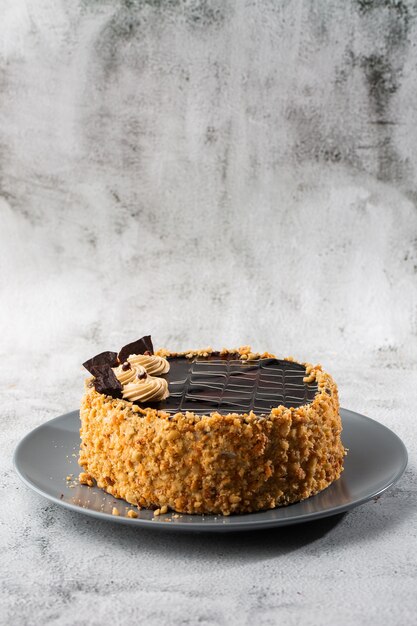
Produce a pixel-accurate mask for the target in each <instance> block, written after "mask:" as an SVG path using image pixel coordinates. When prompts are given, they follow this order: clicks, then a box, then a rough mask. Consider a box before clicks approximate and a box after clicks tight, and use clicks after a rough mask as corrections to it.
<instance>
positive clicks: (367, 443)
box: [14, 409, 407, 532]
mask: <svg viewBox="0 0 417 626" xmlns="http://www.w3.org/2000/svg"><path fill="white" fill-rule="evenodd" d="M341 416H342V421H343V443H344V445H345V447H347V448H348V449H349V453H348V455H347V457H346V460H345V470H344V472H343V474H342V477H341V478H340V479H339V480H337V481H336V482H335V483H333V484H332V485H331V486H330V487H328V488H327V489H325V490H324V491H322V492H321V493H319V494H318V495H317V496H314V497H312V498H309V499H308V500H304V501H303V502H299V503H297V504H292V505H290V506H287V507H281V508H277V509H274V510H270V511H261V512H259V513H251V514H246V515H232V516H230V517H223V516H221V515H180V516H178V517H174V516H173V514H172V513H167V514H166V515H161V516H159V517H154V516H153V513H152V511H149V510H142V511H139V517H138V518H136V519H135V518H129V517H126V512H127V511H128V510H129V509H131V508H133V507H130V506H128V505H127V503H126V502H124V500H117V499H115V498H113V497H112V496H110V495H108V494H106V493H105V492H104V491H102V490H101V489H98V488H97V487H95V488H89V487H86V486H82V485H80V484H78V482H77V481H76V480H70V481H68V480H67V479H66V477H67V476H69V475H71V474H72V475H73V476H74V479H76V477H77V476H78V472H79V471H80V468H79V466H78V463H77V456H78V454H77V452H78V448H79V444H80V437H79V414H78V411H72V412H71V413H66V414H65V415H61V416H60V417H56V418H55V419H53V420H51V421H49V422H46V423H45V424H42V426H39V427H38V428H35V430H33V431H32V432H30V433H29V434H28V435H26V437H25V438H24V439H22V441H21V442H20V443H19V445H18V446H17V448H16V451H15V455H14V464H15V468H16V471H17V473H18V474H19V476H20V478H21V479H22V480H23V482H24V483H26V485H28V487H30V488H31V489H33V490H34V491H36V492H37V493H39V494H40V495H42V496H45V498H48V499H49V500H52V502H55V503H56V504H59V505H60V506H63V507H65V508H67V509H71V510H73V511H79V512H81V513H85V514H87V515H91V516H92V517H95V518H98V519H103V520H108V521H112V522H118V523H123V524H131V525H133V526H147V527H151V528H155V529H161V530H181V531H188V532H189V531H210V532H224V531H237V530H259V529H261V528H268V527H272V526H287V525H289V524H299V523H301V522H307V521H311V520H314V519H318V518H320V517H328V516H330V515H336V514H338V513H342V512H343V511H347V510H348V509H351V508H353V507H355V506H358V505H359V504H363V503H364V502H366V501H367V500H370V499H371V498H373V497H375V496H377V495H379V494H381V493H382V492H383V491H385V490H386V489H388V488H389V487H391V485H393V484H394V483H395V482H396V481H397V480H398V479H399V478H400V477H401V475H402V474H403V472H404V470H405V468H406V466H407V450H406V448H405V446H404V444H403V443H402V441H401V439H399V438H398V437H397V435H395V434H394V433H393V432H392V431H391V430H389V429H388V428H386V427H385V426H382V424H379V423H378V422H375V421H374V420H372V419H370V418H369V417H365V416H363V415H359V414H358V413H354V412H353V411H348V410H346V409H341ZM113 507H117V509H118V510H119V512H120V516H114V515H112V509H113Z"/></svg>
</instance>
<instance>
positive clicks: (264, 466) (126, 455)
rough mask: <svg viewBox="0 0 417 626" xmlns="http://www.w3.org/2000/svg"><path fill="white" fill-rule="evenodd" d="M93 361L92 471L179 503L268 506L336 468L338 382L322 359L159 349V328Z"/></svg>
mask: <svg viewBox="0 0 417 626" xmlns="http://www.w3.org/2000/svg"><path fill="white" fill-rule="evenodd" d="M84 366H85V367H86V368H87V369H88V371H89V372H90V373H91V374H92V377H91V378H89V379H88V380H87V381H86V386H85V394H84V397H83V399H82V403H81V411H80V415H81V430H80V434H81V450H80V458H79V463H80V465H81V466H82V467H83V468H84V470H85V472H83V473H82V474H81V476H80V480H81V482H83V483H87V484H89V485H93V484H94V483H96V484H97V486H98V487H101V488H103V489H104V490H105V491H107V492H108V493H110V494H112V495H113V496H115V497H117V498H123V499H124V500H126V501H127V502H129V503H130V504H133V505H137V506H138V507H140V508H141V507H145V508H151V509H156V508H157V509H161V510H164V511H166V510H168V509H172V510H174V511H176V512H178V513H199V514H202V513H220V514H223V515H229V514H231V513H244V512H253V511H259V510H263V509H270V508H274V507H277V506H282V505H287V504H291V503H293V502H298V501H300V500H304V499H305V498H308V497H310V496H312V495H314V494H317V493H318V492H320V491H322V490H323V489H325V488H326V487H328V486H329V485H330V484H331V483H332V482H333V481H335V480H337V479H338V478H339V476H340V474H341V472H342V469H343V458H344V456H345V449H344V447H343V445H342V442H341V438H340V434H341V430H342V425H341V420H340V415H339V401H338V394H337V387H336V385H335V383H334V381H333V379H332V377H331V376H330V375H329V374H327V373H326V372H324V371H323V370H322V368H321V366H320V365H316V366H312V365H309V364H307V363H297V362H296V361H294V360H293V359H292V358H285V359H280V358H277V357H276V356H275V355H273V354H270V353H267V352H265V353H262V354H259V353H254V352H252V351H251V349H250V347H248V346H244V347H241V348H239V349H237V350H227V349H224V350H222V351H220V352H216V351H213V350H212V349H210V348H208V349H204V350H191V351H188V352H184V353H174V352H169V351H168V350H158V351H157V352H155V353H154V350H153V346H152V342H151V339H150V337H143V338H142V339H140V340H138V341H136V342H133V343H132V344H129V345H128V346H125V347H124V348H122V350H121V351H120V352H119V353H115V352H104V353H102V354H100V355H97V356H96V357H93V358H92V359H90V360H89V361H87V362H86V363H84Z"/></svg>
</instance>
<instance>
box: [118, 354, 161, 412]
mask: <svg viewBox="0 0 417 626" xmlns="http://www.w3.org/2000/svg"><path fill="white" fill-rule="evenodd" d="M168 371H169V363H168V361H167V359H164V358H163V357H159V356H155V355H149V356H148V355H145V354H134V355H132V356H130V357H129V358H128V359H127V361H126V362H125V363H122V365H119V366H118V367H115V368H113V372H114V373H115V375H116V377H117V379H118V380H119V382H120V383H121V384H122V386H123V390H122V395H123V398H124V399H125V400H130V401H132V402H133V401H135V400H138V401H139V402H151V401H152V402H158V401H159V400H164V399H165V398H167V397H168V396H169V392H168V383H167V381H166V380H165V378H158V375H161V374H166V373H167V372H168Z"/></svg>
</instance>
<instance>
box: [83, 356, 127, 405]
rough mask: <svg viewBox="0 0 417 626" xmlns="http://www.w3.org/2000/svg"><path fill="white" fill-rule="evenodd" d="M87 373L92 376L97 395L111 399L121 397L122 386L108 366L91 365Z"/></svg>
mask: <svg viewBox="0 0 417 626" xmlns="http://www.w3.org/2000/svg"><path fill="white" fill-rule="evenodd" d="M89 371H90V372H91V374H92V375H93V376H94V381H93V382H94V387H95V390H96V391H98V393H103V394H104V395H106V396H111V397H112V398H121V397H122V385H121V383H120V382H119V380H118V379H117V377H116V374H115V373H114V372H113V370H112V369H111V367H110V366H109V365H107V364H104V365H93V366H92V367H91V369H90V370H89Z"/></svg>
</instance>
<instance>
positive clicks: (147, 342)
mask: <svg viewBox="0 0 417 626" xmlns="http://www.w3.org/2000/svg"><path fill="white" fill-rule="evenodd" d="M145 352H148V353H149V354H153V345H152V339H151V336H150V335H145V337H142V338H141V339H137V340H136V341H133V342H132V343H128V344H127V345H126V346H123V348H122V349H121V350H120V352H119V355H118V356H119V361H120V363H124V361H126V359H127V358H128V357H130V356H131V355H132V354H145Z"/></svg>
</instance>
